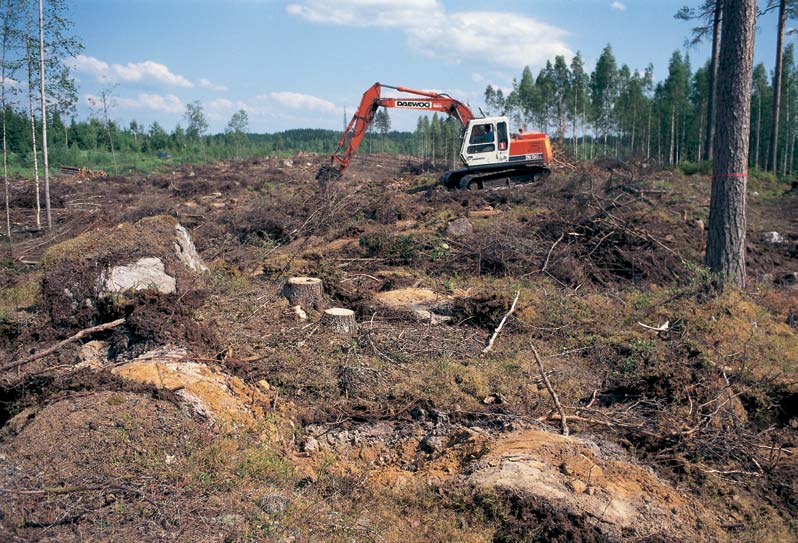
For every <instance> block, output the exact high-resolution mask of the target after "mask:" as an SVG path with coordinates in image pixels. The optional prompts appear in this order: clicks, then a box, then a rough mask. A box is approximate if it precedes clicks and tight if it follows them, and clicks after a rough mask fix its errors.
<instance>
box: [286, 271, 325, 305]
mask: <svg viewBox="0 0 798 543" xmlns="http://www.w3.org/2000/svg"><path fill="white" fill-rule="evenodd" d="M283 296H285V297H286V298H287V299H288V302H289V303H290V304H291V305H298V306H300V307H302V309H316V310H317V311H321V310H322V309H323V308H324V297H323V294H322V283H321V279H317V278H316V277H291V278H290V279H288V282H287V283H286V284H285V286H284V287H283Z"/></svg>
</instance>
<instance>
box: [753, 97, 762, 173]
mask: <svg viewBox="0 0 798 543" xmlns="http://www.w3.org/2000/svg"><path fill="white" fill-rule="evenodd" d="M756 97H757V100H756V147H755V148H754V168H755V169H757V170H758V169H759V146H760V141H759V135H760V133H761V131H762V95H761V94H759V93H757V95H756Z"/></svg>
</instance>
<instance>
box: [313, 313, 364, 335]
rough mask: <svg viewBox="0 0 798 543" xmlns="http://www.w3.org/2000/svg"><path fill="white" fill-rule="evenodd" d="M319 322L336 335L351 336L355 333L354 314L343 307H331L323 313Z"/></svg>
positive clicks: (355, 322)
mask: <svg viewBox="0 0 798 543" xmlns="http://www.w3.org/2000/svg"><path fill="white" fill-rule="evenodd" d="M321 322H322V324H324V325H325V326H328V327H330V328H331V329H332V330H333V331H334V332H335V333H336V334H349V335H352V334H354V333H355V332H356V331H357V321H356V320H355V312H354V311H352V310H351V309H344V308H343V307H332V308H330V309H327V310H325V311H324V314H323V315H322V317H321Z"/></svg>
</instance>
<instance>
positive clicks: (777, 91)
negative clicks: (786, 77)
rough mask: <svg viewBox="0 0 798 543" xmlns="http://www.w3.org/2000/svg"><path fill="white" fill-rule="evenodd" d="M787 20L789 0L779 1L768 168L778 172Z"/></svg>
mask: <svg viewBox="0 0 798 543" xmlns="http://www.w3.org/2000/svg"><path fill="white" fill-rule="evenodd" d="M786 20H787V0H781V2H780V3H779V23H778V29H777V31H776V68H775V71H774V72H773V109H772V110H771V114H770V119H771V123H770V152H769V153H768V167H767V169H768V170H769V171H771V172H773V173H776V170H777V169H778V152H779V114H780V113H781V75H782V65H783V62H782V61H783V57H784V55H783V52H784V24H785V22H786Z"/></svg>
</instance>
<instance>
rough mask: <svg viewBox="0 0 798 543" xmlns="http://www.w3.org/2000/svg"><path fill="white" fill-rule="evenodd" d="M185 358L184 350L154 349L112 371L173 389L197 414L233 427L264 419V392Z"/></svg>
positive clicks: (146, 382)
mask: <svg viewBox="0 0 798 543" xmlns="http://www.w3.org/2000/svg"><path fill="white" fill-rule="evenodd" d="M185 358H186V353H185V352H184V351H183V352H181V351H174V350H172V351H167V350H160V351H154V352H150V353H145V354H143V355H141V356H140V357H138V358H136V359H135V360H133V361H131V362H128V363H126V364H122V365H121V366H115V367H114V368H113V369H112V370H111V371H112V373H114V374H115V375H118V376H120V377H124V378H125V379H129V380H131V381H135V382H138V383H144V384H149V385H153V386H155V387H156V388H159V389H161V388H165V389H167V390H171V391H173V392H175V394H176V395H177V396H178V397H179V398H180V399H181V400H182V401H183V402H185V404H186V405H188V406H189V407H190V408H191V409H192V410H193V411H195V412H196V413H197V414H199V415H202V416H203V417H206V418H208V419H210V420H212V421H213V422H215V423H216V424H218V425H219V426H220V427H223V428H227V429H229V430H232V429H235V428H238V427H244V428H254V427H255V425H256V422H257V420H258V419H262V418H263V406H264V405H266V404H268V398H267V397H266V396H265V395H264V391H262V390H258V389H257V388H255V387H250V386H248V385H246V384H245V383H244V382H243V381H242V380H241V379H239V378H238V377H231V376H229V375H226V374H224V373H221V372H219V371H216V370H212V369H211V368H209V367H208V366H206V365H205V364H200V363H196V362H189V361H186V360H185Z"/></svg>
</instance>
